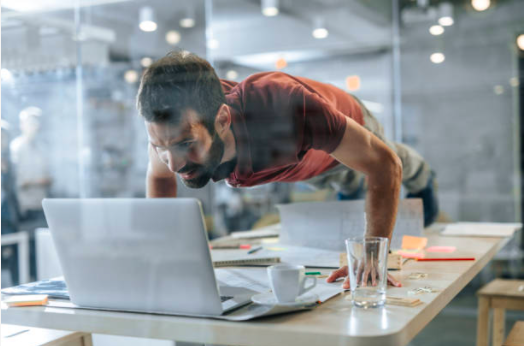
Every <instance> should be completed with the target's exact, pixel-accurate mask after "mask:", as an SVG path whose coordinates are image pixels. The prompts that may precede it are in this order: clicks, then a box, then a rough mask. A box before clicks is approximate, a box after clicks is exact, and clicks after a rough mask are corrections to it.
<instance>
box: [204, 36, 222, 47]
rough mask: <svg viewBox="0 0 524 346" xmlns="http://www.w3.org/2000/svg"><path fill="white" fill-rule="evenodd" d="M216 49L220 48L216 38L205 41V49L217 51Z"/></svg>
mask: <svg viewBox="0 0 524 346" xmlns="http://www.w3.org/2000/svg"><path fill="white" fill-rule="evenodd" d="M218 47H220V42H219V41H218V40H217V39H216V38H212V39H210V40H208V41H207V48H209V49H218Z"/></svg>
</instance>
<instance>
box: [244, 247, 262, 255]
mask: <svg viewBox="0 0 524 346" xmlns="http://www.w3.org/2000/svg"><path fill="white" fill-rule="evenodd" d="M259 250H262V246H259V247H256V248H254V249H251V250H249V251H248V252H247V254H248V255H251V254H252V253H255V252H257V251H259Z"/></svg>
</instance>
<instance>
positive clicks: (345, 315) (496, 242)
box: [2, 233, 508, 346]
mask: <svg viewBox="0 0 524 346" xmlns="http://www.w3.org/2000/svg"><path fill="white" fill-rule="evenodd" d="M427 235H428V237H429V242H428V246H431V245H447V246H456V247H457V251H456V252H455V253H453V256H457V257H458V256H465V257H475V258H476V259H477V260H476V261H463V262H415V261H409V262H407V263H406V264H405V266H404V268H403V270H402V271H401V272H396V273H395V272H394V275H396V276H397V277H398V278H399V279H400V280H401V281H402V283H403V287H401V288H389V289H388V294H389V295H393V296H405V295H406V294H407V293H406V292H407V291H408V290H409V289H412V288H415V287H420V286H424V285H430V286H432V287H434V288H437V289H439V290H440V291H439V292H436V293H431V294H423V295H419V296H417V297H418V298H420V299H421V300H422V301H423V302H424V304H423V305H419V306H417V307H414V308H410V307H400V306H386V307H385V308H381V309H370V310H363V309H357V308H353V307H352V306H351V304H350V302H348V301H347V300H345V299H344V298H345V297H344V295H341V296H338V297H335V298H333V299H332V300H330V301H328V302H326V303H324V304H322V305H320V306H318V307H317V308H316V309H314V310H312V311H307V312H300V313H293V314H287V315H282V316H276V317H270V318H265V319H261V320H255V321H250V322H226V321H217V320H212V319H199V318H186V317H171V316H158V315H148V314H133V313H117V312H101V311H91V310H81V309H62V308H51V307H28V308H12V309H6V308H5V305H3V306H2V321H3V322H4V323H9V324H17V325H26V326H31V327H41V328H54V329H62V330H74V331H81V332H88V333H100V334H113V335H123V336H134V337H144V338H157V339H168V340H177V341H185V342H195V343H210V344H218V345H300V346H308V345H319V344H322V345H349V344H350V345H352V346H358V345H366V346H370V345H406V344H407V343H409V341H410V340H411V339H413V337H414V336H415V335H417V334H418V333H419V332H420V331H421V330H422V329H423V328H424V327H425V326H426V325H427V324H428V323H429V322H430V321H431V320H432V319H433V318H434V317H435V316H436V315H437V314H438V313H439V312H440V311H441V310H442V309H443V308H444V307H445V306H446V305H447V304H448V303H449V302H450V301H451V300H452V299H453V297H455V296H456V295H457V294H458V293H459V291H460V290H462V288H463V287H464V286H465V285H466V284H467V283H468V282H470V281H471V279H473V277H474V276H475V275H476V274H477V273H479V271H480V270H481V269H482V268H484V266H486V264H487V263H488V262H489V261H490V260H491V259H492V258H493V257H494V256H495V254H496V253H497V252H498V251H499V250H500V249H501V248H502V246H503V245H504V244H506V243H507V241H508V239H503V238H459V237H440V236H438V235H437V234H435V233H429V234H427ZM411 272H425V273H428V274H429V278H428V279H424V280H416V281H414V280H409V279H408V276H409V274H410V273H411Z"/></svg>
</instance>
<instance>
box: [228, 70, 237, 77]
mask: <svg viewBox="0 0 524 346" xmlns="http://www.w3.org/2000/svg"><path fill="white" fill-rule="evenodd" d="M226 78H227V79H237V78H238V73H237V71H235V70H229V71H227V73H226Z"/></svg>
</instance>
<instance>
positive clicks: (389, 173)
mask: <svg viewBox="0 0 524 346" xmlns="http://www.w3.org/2000/svg"><path fill="white" fill-rule="evenodd" d="M368 178H369V180H370V188H373V187H375V188H379V187H382V188H386V186H387V188H388V189H391V188H392V189H395V190H396V189H400V186H401V184H402V161H401V160H400V158H399V157H398V155H397V154H396V153H394V152H389V151H388V152H386V153H384V154H383V155H381V157H380V159H379V160H377V163H376V164H375V169H374V170H373V173H371V174H369V175H368Z"/></svg>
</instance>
